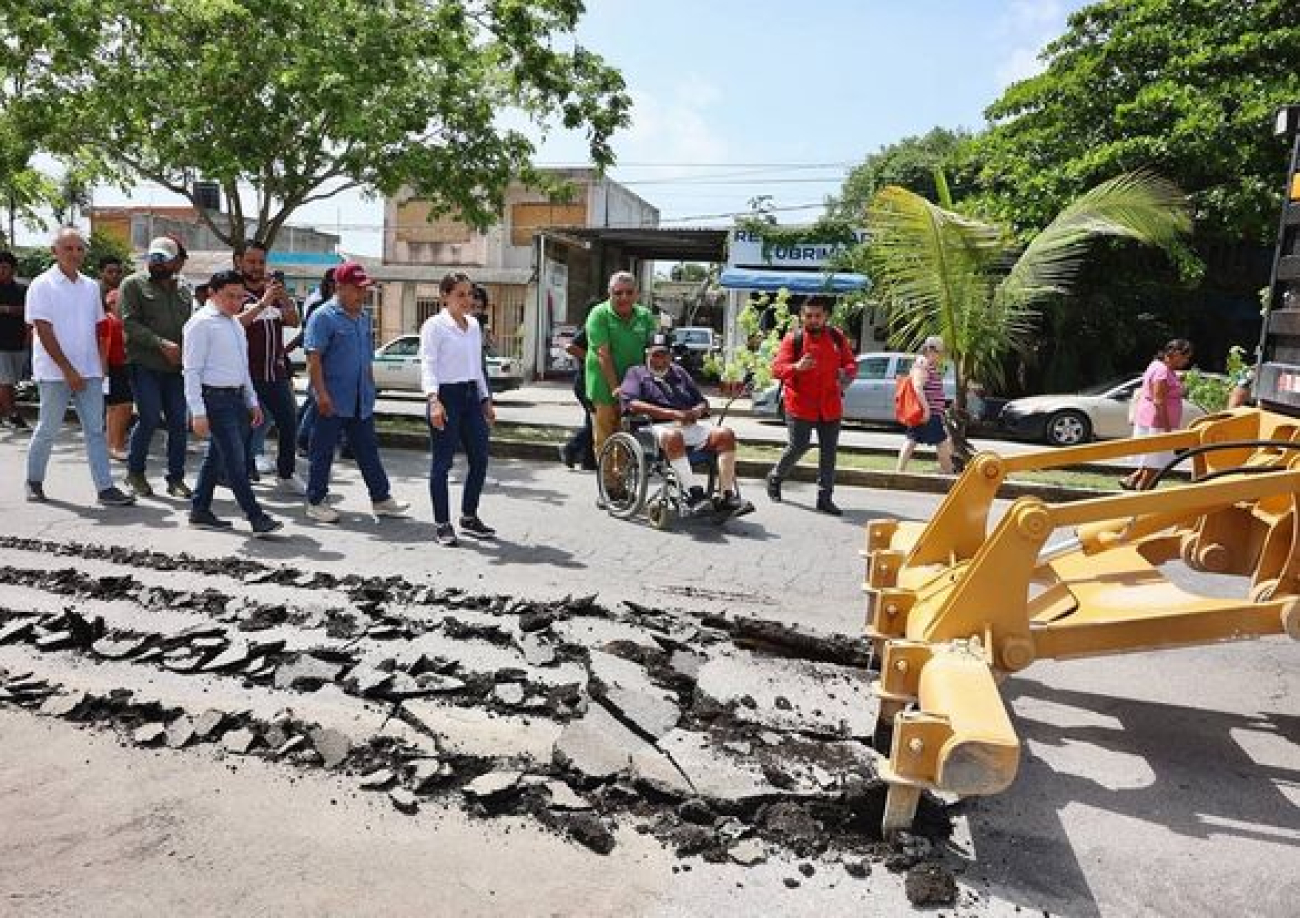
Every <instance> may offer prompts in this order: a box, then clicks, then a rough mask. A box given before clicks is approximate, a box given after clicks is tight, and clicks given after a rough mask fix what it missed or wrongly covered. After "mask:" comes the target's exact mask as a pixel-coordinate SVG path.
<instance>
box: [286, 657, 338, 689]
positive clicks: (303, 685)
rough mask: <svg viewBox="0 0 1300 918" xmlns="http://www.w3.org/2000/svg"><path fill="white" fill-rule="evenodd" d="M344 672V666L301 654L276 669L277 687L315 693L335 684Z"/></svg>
mask: <svg viewBox="0 0 1300 918" xmlns="http://www.w3.org/2000/svg"><path fill="white" fill-rule="evenodd" d="M342 672H343V666H342V665H340V664H338V663H330V662H329V661H327V660H322V659H320V658H318V657H313V656H312V655H311V654H309V653H304V654H299V655H297V656H296V657H294V658H293V659H292V660H289V661H288V662H285V663H281V664H280V665H279V666H277V667H276V669H275V687H276V688H278V689H298V690H299V691H303V692H314V691H316V690H317V689H318V688H320V687H321V686H322V685H324V684H325V683H326V682H333V681H334V680H335V679H337V678H338V677H339V675H340V674H341V673H342Z"/></svg>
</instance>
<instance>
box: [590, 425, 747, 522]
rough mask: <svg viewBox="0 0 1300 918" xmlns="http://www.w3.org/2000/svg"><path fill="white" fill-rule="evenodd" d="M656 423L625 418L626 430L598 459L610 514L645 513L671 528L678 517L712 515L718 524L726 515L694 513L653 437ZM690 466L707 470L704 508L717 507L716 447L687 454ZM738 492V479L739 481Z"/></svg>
mask: <svg viewBox="0 0 1300 918" xmlns="http://www.w3.org/2000/svg"><path fill="white" fill-rule="evenodd" d="M653 424H654V422H653V421H651V420H650V419H649V418H647V417H644V416H641V415H637V416H630V417H625V418H624V419H623V429H621V430H619V431H617V432H616V433H614V434H611V435H610V437H609V439H608V440H606V441H605V443H604V445H603V446H602V447H601V449H600V455H599V456H597V457H596V465H597V469H596V484H597V487H598V488H599V490H600V498H601V500H602V501H603V502H604V506H605V509H606V510H607V511H608V513H609V515H610V516H612V517H615V518H616V519H623V520H627V519H632V518H633V517H635V516H637V515H638V514H639V513H641V512H642V511H644V512H645V514H646V517H647V519H649V521H650V525H651V526H653V527H654V528H656V529H667V528H668V527H669V526H671V525H672V524H673V522H674V521H675V520H678V519H683V518H695V517H701V516H711V517H712V519H713V522H714V523H716V524H717V525H721V524H722V523H725V522H726V521H727V519H728V517H725V516H719V515H718V514H716V513H713V514H704V513H693V512H692V510H691V509H690V508H689V507H688V506H687V503H686V496H687V493H686V488H685V487H683V485H682V482H681V480H680V479H679V478H678V476H677V472H676V471H674V470H673V467H672V466H671V465H670V464H669V463H668V458H667V456H665V455H664V452H663V450H662V449H661V448H660V447H659V443H658V441H657V440H656V439H655V434H654V429H653ZM687 458H688V459H689V460H690V463H691V465H692V466H701V465H703V466H705V467H707V469H708V484H707V485H706V486H705V489H704V491H705V494H706V496H707V498H706V503H705V505H704V506H706V507H708V508H712V507H713V505H714V504H713V499H714V497H715V496H716V495H717V489H718V457H717V454H716V453H715V452H714V451H713V450H709V449H696V450H691V451H689V452H688V453H687ZM736 488H737V492H739V488H740V485H739V482H737V485H736Z"/></svg>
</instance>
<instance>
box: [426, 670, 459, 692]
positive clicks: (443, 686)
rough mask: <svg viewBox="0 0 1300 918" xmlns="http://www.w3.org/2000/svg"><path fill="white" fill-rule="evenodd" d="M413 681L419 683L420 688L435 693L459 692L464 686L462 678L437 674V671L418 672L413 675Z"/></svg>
mask: <svg viewBox="0 0 1300 918" xmlns="http://www.w3.org/2000/svg"><path fill="white" fill-rule="evenodd" d="M415 681H416V682H417V683H419V685H420V688H422V689H424V690H425V691H428V692H433V693H434V694H436V695H441V694H446V693H449V692H459V691H460V690H461V689H463V688H464V687H465V682H464V680H462V679H457V678H456V677H455V676H443V675H439V674H438V673H420V675H418V676H416V677H415Z"/></svg>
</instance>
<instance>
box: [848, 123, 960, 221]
mask: <svg viewBox="0 0 1300 918" xmlns="http://www.w3.org/2000/svg"><path fill="white" fill-rule="evenodd" d="M973 151H974V137H973V136H972V135H971V134H970V132H968V131H965V130H963V129H960V128H959V129H958V130H955V131H950V130H948V129H947V128H942V127H936V128H933V129H932V130H931V131H930V132H929V133H927V134H923V135H921V136H919V137H904V138H903V139H902V140H900V141H898V142H897V143H892V144H889V145H888V146H885V147H881V148H880V150H879V151H877V152H875V153H872V154H871V155H870V156H868V157H867V158H866V159H864V160H863V161H862V163H861V164H860V165H858V166H856V167H854V169H853V171H852V172H850V173H849V175H848V178H846V179H845V180H844V187H843V188H842V189H841V190H840V193H839V197H838V198H836V200H835V201H834V202H833V203H832V210H833V211H834V212H835V213H837V214H838V215H840V216H842V217H852V216H855V215H858V214H861V213H862V212H863V211H864V210H866V208H867V205H868V204H870V203H871V199H872V198H874V197H875V196H876V192H878V191H880V189H882V188H885V187H886V186H889V185H897V186H898V187H900V188H906V189H907V190H908V191H911V192H914V193H916V194H919V195H921V196H922V197H924V198H929V199H931V200H935V199H936V198H937V197H938V188H937V187H936V185H935V178H934V175H935V170H936V169H940V170H942V171H943V172H944V174H945V175H946V176H947V178H948V180H949V185H950V189H951V191H952V195H953V198H954V199H956V200H958V201H960V200H962V199H963V198H965V197H967V195H969V194H971V193H973V192H974V191H975V190H976V188H975V184H974V183H975V178H976V168H975V160H974V159H973V158H972V157H973Z"/></svg>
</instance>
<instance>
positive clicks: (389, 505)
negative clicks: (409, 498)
mask: <svg viewBox="0 0 1300 918" xmlns="http://www.w3.org/2000/svg"><path fill="white" fill-rule="evenodd" d="M370 506H371V507H372V508H374V511H375V516H393V517H399V516H406V511H407V510H410V509H411V505H410V504H408V503H406V502H405V501H400V500H395V499H394V498H392V497H389V498H387V499H386V500H381V501H376V502H375V503H373V504H371V505H370Z"/></svg>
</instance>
